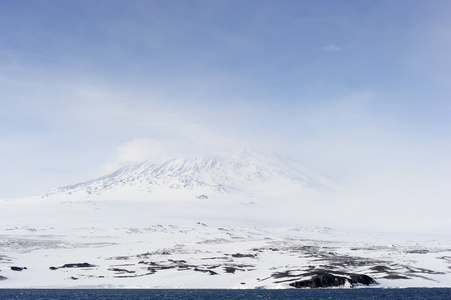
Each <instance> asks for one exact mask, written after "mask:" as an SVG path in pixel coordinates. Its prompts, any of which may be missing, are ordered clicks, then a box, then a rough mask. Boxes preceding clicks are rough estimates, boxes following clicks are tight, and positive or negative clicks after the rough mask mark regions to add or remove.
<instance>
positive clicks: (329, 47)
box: [324, 45, 343, 52]
mask: <svg viewBox="0 0 451 300" xmlns="http://www.w3.org/2000/svg"><path fill="white" fill-rule="evenodd" d="M324 49H325V50H326V51H335V52H341V51H343V49H341V47H339V46H336V45H329V46H326V47H325V48H324Z"/></svg>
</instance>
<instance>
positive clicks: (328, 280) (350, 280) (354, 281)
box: [290, 273, 376, 289]
mask: <svg viewBox="0 0 451 300" xmlns="http://www.w3.org/2000/svg"><path fill="white" fill-rule="evenodd" d="M375 283H376V281H375V280H374V279H373V278H371V277H370V276H367V275H363V274H349V275H348V276H337V275H333V274H330V273H320V274H317V275H315V276H313V277H312V278H311V279H307V280H300V281H295V282H293V283H290V286H292V287H295V288H312V289H316V288H328V287H344V286H345V285H349V286H351V287H353V286H355V285H358V284H363V285H370V284H375Z"/></svg>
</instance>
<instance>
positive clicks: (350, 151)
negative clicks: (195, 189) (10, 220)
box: [0, 0, 451, 227]
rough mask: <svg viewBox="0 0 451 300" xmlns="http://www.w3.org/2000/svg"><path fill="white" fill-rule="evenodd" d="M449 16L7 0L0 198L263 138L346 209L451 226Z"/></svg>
mask: <svg viewBox="0 0 451 300" xmlns="http://www.w3.org/2000/svg"><path fill="white" fill-rule="evenodd" d="M450 15H451V2H450V1H448V0H443V1H434V0H429V1H414V0H412V1H396V0H389V1H381V0H375V1H371V0H368V1H364V0H362V1H283V0H278V1H260V0H259V1H250V0H247V1H246V0H245V1H243V0H240V1H220V0H217V1H163V0H162V1H130V0H127V1H111V0H108V1H106V0H105V1H66V0H49V1H45V0H42V1H20V0H19V1H18V0H2V1H1V2H0V31H1V32H2V34H1V35H0V197H17V196H25V195H30V194H38V193H41V192H45V191H48V190H50V189H53V188H56V187H59V186H63V185H68V184H72V183H76V182H80V181H84V180H87V179H92V178H95V177H97V176H99V175H103V174H104V173H105V172H107V171H110V170H111V169H113V168H114V167H115V166H117V165H119V164H120V162H123V161H130V160H136V159H142V158H146V157H149V156H155V157H160V156H162V155H167V154H168V153H177V152H181V153H195V152H197V151H202V152H208V151H222V150H223V149H227V148H230V147H241V146H252V147H257V148H260V149H269V150H273V151H275V152H278V153H280V154H282V155H286V156H289V157H291V158H295V159H298V160H299V161H300V162H302V163H303V164H305V165H307V166H308V167H310V168H312V169H315V170H317V171H318V172H320V173H322V174H323V175H324V176H327V177H329V178H330V179H331V180H333V181H334V182H337V183H338V186H340V189H341V191H342V193H341V196H340V197H338V198H337V201H338V199H346V201H348V202H347V204H348V205H350V206H351V207H356V209H357V208H358V207H359V206H367V205H372V204H373V203H380V204H382V205H381V207H390V206H391V207H398V209H400V210H401V209H406V211H405V214H410V213H412V218H416V217H418V216H419V215H420V214H419V212H421V213H422V214H423V216H427V217H425V219H424V220H425V222H426V223H427V224H429V223H428V222H432V221H431V220H438V219H440V218H442V219H440V220H441V221H440V222H442V223H440V224H441V225H440V224H438V223H437V224H435V223H434V224H435V225H434V226H439V225H440V226H450V223H449V221H446V222H445V221H443V220H445V219H446V218H447V216H446V215H445V212H446V211H448V212H449V211H450V210H451V204H450V203H451V187H449V186H450V185H451V184H450V183H451V133H450V132H451V117H450V116H451V101H450V97H451V18H450V17H449V16H450ZM409 210H411V211H409ZM381 213H383V212H381ZM418 222H421V220H418ZM427 224H426V226H427ZM431 226H432V225H431ZM450 227H451V226H450Z"/></svg>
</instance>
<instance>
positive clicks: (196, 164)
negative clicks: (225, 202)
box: [46, 149, 318, 198]
mask: <svg viewBox="0 0 451 300" xmlns="http://www.w3.org/2000/svg"><path fill="white" fill-rule="evenodd" d="M272 182H277V183H278V184H280V183H281V182H284V183H289V184H291V185H292V186H297V187H300V188H304V189H315V186H316V187H317V186H318V185H317V184H315V183H314V180H313V179H312V178H308V177H307V176H306V175H305V174H302V173H301V172H300V171H299V170H296V169H294V168H293V167H291V166H289V165H288V164H286V163H285V162H284V161H283V160H281V159H280V158H278V157H277V156H276V155H269V154H264V153H262V152H258V151H256V150H252V149H247V150H244V151H241V152H240V153H237V154H232V155H210V156H204V157H191V158H183V159H182V158H173V159H170V160H167V161H163V162H139V163H135V164H131V165H128V166H125V167H123V168H120V169H119V170H117V171H115V172H114V173H112V174H109V175H106V176H103V177H101V178H98V179H95V180H91V181H87V182H83V183H79V184H75V185H70V186H66V187H62V188H59V189H56V190H55V191H52V192H50V193H48V194H46V196H48V195H55V194H56V195H59V196H62V195H77V196H78V197H84V196H86V195H97V196H104V195H106V194H107V195H109V197H113V198H116V197H115V195H119V194H120V195H121V196H123V195H124V194H127V193H128V194H129V195H135V196H136V194H146V193H152V192H155V191H158V190H161V189H164V190H165V191H166V192H167V190H168V189H171V190H195V189H199V190H203V191H209V192H221V193H232V192H238V193H246V192H248V190H249V188H250V187H255V186H261V185H268V184H270V183H272ZM118 193H119V194H118Z"/></svg>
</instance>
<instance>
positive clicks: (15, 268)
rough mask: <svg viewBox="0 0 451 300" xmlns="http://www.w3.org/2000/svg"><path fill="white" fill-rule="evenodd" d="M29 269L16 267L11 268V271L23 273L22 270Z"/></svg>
mask: <svg viewBox="0 0 451 300" xmlns="http://www.w3.org/2000/svg"><path fill="white" fill-rule="evenodd" d="M26 269H27V267H15V266H13V267H11V270H12V271H19V272H20V271H22V270H26Z"/></svg>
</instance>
